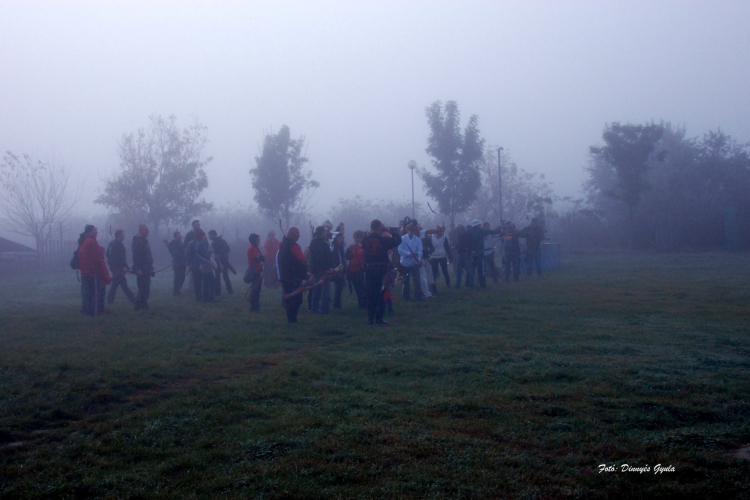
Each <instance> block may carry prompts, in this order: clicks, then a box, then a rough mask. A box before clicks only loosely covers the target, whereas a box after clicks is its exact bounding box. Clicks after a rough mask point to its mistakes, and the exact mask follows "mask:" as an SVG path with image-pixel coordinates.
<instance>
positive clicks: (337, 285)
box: [331, 275, 344, 309]
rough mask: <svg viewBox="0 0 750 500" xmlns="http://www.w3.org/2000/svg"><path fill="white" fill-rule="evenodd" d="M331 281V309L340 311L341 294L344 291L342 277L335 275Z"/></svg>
mask: <svg viewBox="0 0 750 500" xmlns="http://www.w3.org/2000/svg"><path fill="white" fill-rule="evenodd" d="M331 281H333V308H334V309H341V294H342V293H343V291H344V276H342V275H336V276H334V277H333V278H332V279H331Z"/></svg>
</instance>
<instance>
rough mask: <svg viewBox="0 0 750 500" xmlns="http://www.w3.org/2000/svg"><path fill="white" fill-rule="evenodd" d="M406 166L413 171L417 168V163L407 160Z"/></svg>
mask: <svg viewBox="0 0 750 500" xmlns="http://www.w3.org/2000/svg"><path fill="white" fill-rule="evenodd" d="M407 166H408V167H409V168H410V169H412V170H414V169H415V168H417V162H415V161H414V160H409V163H407Z"/></svg>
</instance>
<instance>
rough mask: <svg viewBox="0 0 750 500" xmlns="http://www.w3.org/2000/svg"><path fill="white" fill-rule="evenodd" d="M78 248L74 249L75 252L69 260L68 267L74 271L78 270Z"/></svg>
mask: <svg viewBox="0 0 750 500" xmlns="http://www.w3.org/2000/svg"><path fill="white" fill-rule="evenodd" d="M78 248H80V247H78ZM78 248H76V249H75V251H74V252H73V257H72V258H71V259H70V267H71V268H73V269H75V270H76V271H77V270H79V269H80V266H79V265H78Z"/></svg>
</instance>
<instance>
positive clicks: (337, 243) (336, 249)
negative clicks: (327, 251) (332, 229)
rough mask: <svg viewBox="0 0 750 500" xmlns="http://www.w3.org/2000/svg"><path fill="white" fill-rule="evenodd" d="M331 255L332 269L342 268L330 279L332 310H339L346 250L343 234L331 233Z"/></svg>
mask: <svg viewBox="0 0 750 500" xmlns="http://www.w3.org/2000/svg"><path fill="white" fill-rule="evenodd" d="M331 252H332V253H333V267H334V269H338V268H339V266H342V267H343V270H342V271H341V272H337V273H336V274H334V275H333V278H331V281H332V282H333V308H334V309H341V294H342V292H343V291H344V276H345V273H346V249H344V235H343V233H338V232H336V233H333V244H332V245H331Z"/></svg>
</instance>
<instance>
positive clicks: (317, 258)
mask: <svg viewBox="0 0 750 500" xmlns="http://www.w3.org/2000/svg"><path fill="white" fill-rule="evenodd" d="M328 234H329V233H328V231H327V230H326V228H325V227H324V226H318V227H317V228H315V237H314V238H313V239H312V241H311V242H310V272H311V273H312V275H313V277H314V278H315V281H320V280H321V279H322V280H325V282H324V283H323V284H322V285H319V286H316V287H315V288H313V290H312V291H313V296H312V312H313V313H314V314H328V309H329V307H330V302H331V280H330V279H329V278H330V273H331V271H332V270H333V267H334V266H333V253H332V252H331V247H330V246H329V244H328V239H327V235H328Z"/></svg>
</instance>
